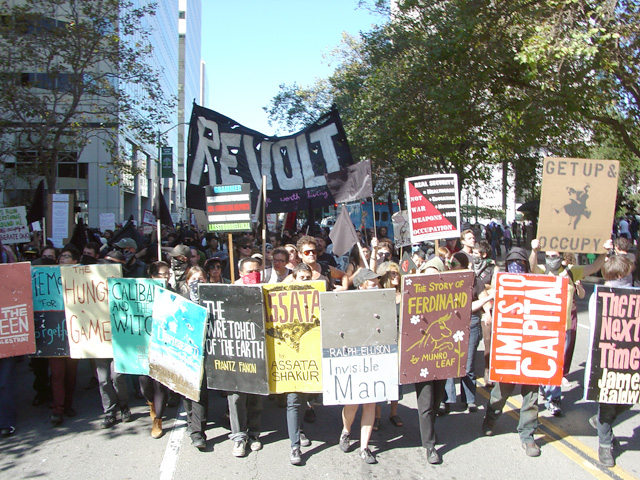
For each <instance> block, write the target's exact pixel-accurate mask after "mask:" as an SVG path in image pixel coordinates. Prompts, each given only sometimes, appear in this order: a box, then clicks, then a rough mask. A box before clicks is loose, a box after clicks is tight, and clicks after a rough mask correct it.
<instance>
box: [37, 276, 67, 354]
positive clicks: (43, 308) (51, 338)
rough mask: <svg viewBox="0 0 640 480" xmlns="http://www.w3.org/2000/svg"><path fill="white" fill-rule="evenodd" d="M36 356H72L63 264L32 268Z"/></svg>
mask: <svg viewBox="0 0 640 480" xmlns="http://www.w3.org/2000/svg"><path fill="white" fill-rule="evenodd" d="M31 287H32V291H33V310H34V312H33V317H34V325H35V330H36V353H35V355H34V356H36V357H68V356H69V341H68V339H67V323H66V321H65V317H64V301H63V299H62V278H61V277H60V266H59V265H51V266H33V267H31Z"/></svg>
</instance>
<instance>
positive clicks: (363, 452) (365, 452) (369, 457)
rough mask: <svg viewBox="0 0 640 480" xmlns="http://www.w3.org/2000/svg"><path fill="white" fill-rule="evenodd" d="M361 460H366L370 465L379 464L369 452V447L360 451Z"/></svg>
mask: <svg viewBox="0 0 640 480" xmlns="http://www.w3.org/2000/svg"><path fill="white" fill-rule="evenodd" d="M360 458H361V459H362V460H364V463H368V464H370V465H373V464H374V463H378V461H377V460H376V457H374V456H373V454H372V453H371V450H369V447H367V448H364V449H362V450H360Z"/></svg>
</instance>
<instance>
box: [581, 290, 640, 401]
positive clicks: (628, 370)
mask: <svg viewBox="0 0 640 480" xmlns="http://www.w3.org/2000/svg"><path fill="white" fill-rule="evenodd" d="M594 296H595V318H593V315H594V312H593V303H591V304H590V305H589V314H590V315H591V316H592V318H591V347H590V348H589V356H588V357H587V366H586V368H585V382H584V383H585V387H584V392H585V399H586V400H594V401H596V402H600V403H626V404H632V403H640V401H639V400H640V372H639V370H640V289H637V288H616V287H605V286H602V285H596V290H595V293H594ZM592 302H593V299H592Z"/></svg>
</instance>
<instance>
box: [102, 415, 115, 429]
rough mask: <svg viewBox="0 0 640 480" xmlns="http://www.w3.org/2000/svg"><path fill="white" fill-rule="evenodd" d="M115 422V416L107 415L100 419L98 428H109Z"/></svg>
mask: <svg viewBox="0 0 640 480" xmlns="http://www.w3.org/2000/svg"><path fill="white" fill-rule="evenodd" d="M115 424H116V417H114V416H113V415H107V416H106V417H104V418H103V419H102V423H101V424H100V428H111V427H113V426H114V425H115Z"/></svg>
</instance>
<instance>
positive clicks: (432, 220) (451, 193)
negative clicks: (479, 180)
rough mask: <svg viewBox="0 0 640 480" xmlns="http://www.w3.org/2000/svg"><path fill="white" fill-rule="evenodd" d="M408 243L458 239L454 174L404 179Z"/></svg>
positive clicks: (458, 200) (457, 212) (457, 200)
mask: <svg viewBox="0 0 640 480" xmlns="http://www.w3.org/2000/svg"><path fill="white" fill-rule="evenodd" d="M405 187H406V195H407V206H408V209H407V210H408V213H409V226H410V229H411V230H410V231H411V243H420V242H424V241H426V240H436V239H438V238H451V237H456V236H460V197H459V196H458V176H457V175H456V174H441V175H423V176H420V177H412V178H407V179H405Z"/></svg>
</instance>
